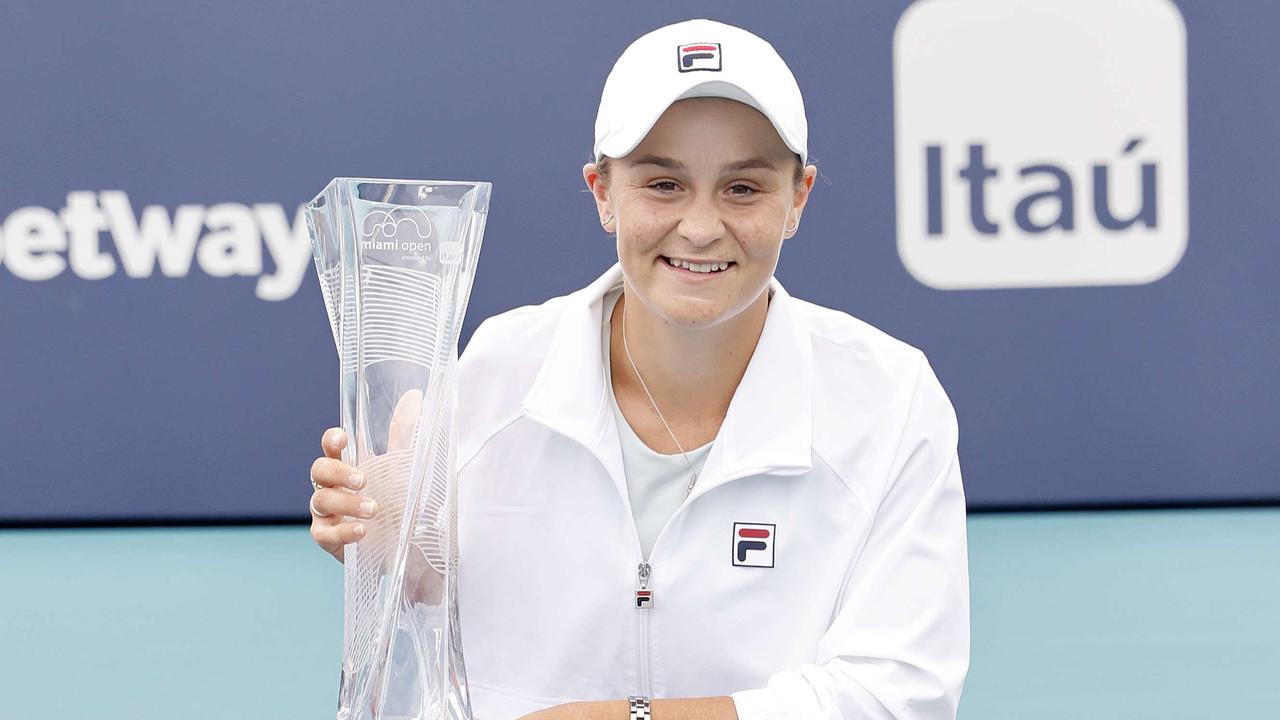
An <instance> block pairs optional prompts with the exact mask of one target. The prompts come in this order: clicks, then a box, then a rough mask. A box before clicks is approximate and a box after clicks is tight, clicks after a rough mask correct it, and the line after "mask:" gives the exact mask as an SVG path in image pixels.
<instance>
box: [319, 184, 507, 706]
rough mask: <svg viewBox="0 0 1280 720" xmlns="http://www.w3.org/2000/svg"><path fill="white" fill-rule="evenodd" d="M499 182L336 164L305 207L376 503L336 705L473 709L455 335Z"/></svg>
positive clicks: (350, 575)
mask: <svg viewBox="0 0 1280 720" xmlns="http://www.w3.org/2000/svg"><path fill="white" fill-rule="evenodd" d="M489 193H490V185H489V183H483V182H449V181H427V180H423V181H416V180H376V179H360V178H336V179H334V180H333V181H332V182H331V183H329V185H328V186H327V187H326V188H325V189H324V191H323V192H321V193H320V194H319V195H317V196H316V197H315V199H313V200H312V201H311V202H310V203H309V204H308V205H307V208H306V218H307V226H308V229H309V230H310V232H311V240H312V246H313V249H314V254H315V262H316V272H317V275H318V277H319V280H320V289H321V293H322V295H323V297H324V303H325V308H326V311H327V312H328V316H329V321H330V325H331V327H332V331H333V337H334V342H335V344H336V345H337V348H338V356H339V371H340V381H339V390H340V393H339V394H340V397H341V425H342V428H343V430H345V431H346V432H347V436H348V438H349V440H348V444H347V448H346V449H345V450H344V451H343V457H342V460H343V462H345V463H347V464H349V465H352V466H354V467H357V468H359V469H360V471H361V472H362V473H363V475H364V476H365V478H366V484H365V488H364V490H362V492H363V494H366V495H370V496H372V497H373V498H374V499H375V500H376V501H377V502H378V505H379V507H380V508H381V510H380V511H379V513H378V515H377V516H375V517H374V518H373V519H371V520H369V521H367V522H366V523H365V525H366V529H367V531H366V535H365V537H364V538H363V539H362V540H360V541H359V542H358V543H355V544H352V545H348V546H347V547H346V548H345V552H344V558H345V562H344V565H345V568H344V588H345V611H344V621H343V658H342V674H341V683H340V685H339V691H338V711H337V718H338V720H393V719H395V720H400V719H404V720H409V719H411V718H412V719H414V720H418V719H421V720H446V719H447V720H470V719H471V703H470V695H469V693H468V690H467V681H466V669H465V664H464V662H463V657H462V636H461V629H460V628H459V625H458V607H457V577H458V548H457V487H456V468H455V458H454V454H455V451H456V445H457V436H456V427H455V415H456V413H455V407H456V399H457V384H456V383H457V373H456V370H457V347H458V336H459V333H460V330H461V327H462V320H463V317H464V315H465V313H466V307H467V301H468V299H469V298H470V294H471V285H472V281H473V279H474V276H475V267H476V262H477V259H478V256H479V253H480V245H481V241H482V238H483V235H484V224H485V219H486V216H487V213H488V205H489Z"/></svg>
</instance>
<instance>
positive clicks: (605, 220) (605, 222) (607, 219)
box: [600, 213, 613, 225]
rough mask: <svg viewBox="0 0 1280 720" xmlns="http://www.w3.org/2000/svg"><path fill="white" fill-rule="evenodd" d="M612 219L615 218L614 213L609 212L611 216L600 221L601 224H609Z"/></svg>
mask: <svg viewBox="0 0 1280 720" xmlns="http://www.w3.org/2000/svg"><path fill="white" fill-rule="evenodd" d="M612 219H613V213H609V217H607V218H605V219H603V220H601V221H600V224H601V225H608V224H609V221H610V220H612Z"/></svg>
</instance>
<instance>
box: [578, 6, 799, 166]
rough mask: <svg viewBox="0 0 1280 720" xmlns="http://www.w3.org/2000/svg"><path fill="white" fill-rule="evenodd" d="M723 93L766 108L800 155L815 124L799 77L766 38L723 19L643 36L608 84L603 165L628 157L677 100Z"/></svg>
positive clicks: (600, 152)
mask: <svg viewBox="0 0 1280 720" xmlns="http://www.w3.org/2000/svg"><path fill="white" fill-rule="evenodd" d="M691 97H723V98H728V99H730V100H737V101H738V102H740V103H744V104H747V105H750V106H751V107H753V108H755V109H756V110H759V111H760V112H761V113H762V114H763V115H764V116H765V117H767V118H769V122H772V123H773V127H774V128H775V129H776V130H777V131H778V135H780V136H781V137H782V141H783V142H785V143H786V144H787V147H789V148H791V150H792V151H793V152H795V153H796V154H797V155H799V156H800V161H801V163H802V164H803V163H804V162H806V161H807V160H808V158H809V154H808V147H807V143H808V138H809V124H808V121H806V120H805V116H804V99H803V98H802V97H801V96H800V87H799V86H798V85H796V79H795V76H793V75H792V74H791V69H790V68H788V67H787V64H786V63H785V62H783V60H782V58H781V57H780V56H779V55H778V52H777V51H776V50H774V49H773V46H772V45H770V44H769V43H768V42H766V41H765V40H764V39H762V38H760V37H758V36H756V35H753V34H751V33H749V32H747V31H746V30H743V29H742V28H738V27H734V26H732V25H726V24H724V23H722V22H716V21H715V20H705V19H698V20H686V21H684V22H679V23H675V24H673V25H666V26H663V27H660V28H658V29H657V30H654V31H652V32H649V33H647V34H645V35H642V36H641V37H639V38H638V39H636V41H635V42H633V43H631V44H630V45H629V46H627V49H626V50H623V51H622V56H621V57H619V58H618V61H617V62H616V63H614V65H613V70H611V71H610V72H609V77H608V78H606V79H605V81H604V92H603V93H602V94H601V96H600V109H599V110H598V111H597V112H596V142H595V147H594V152H595V158H596V162H599V161H600V158H601V157H602V156H604V155H608V156H609V157H615V158H617V157H625V156H626V155H627V154H628V153H630V152H631V151H632V150H634V149H635V147H636V145H639V144H640V141H641V140H643V139H644V136H645V135H647V134H649V130H650V129H652V128H653V125H654V123H656V122H658V118H659V117H661V116H662V113H663V112H665V111H666V109H667V108H668V107H670V106H671V104H672V103H674V102H675V101H677V100H683V99H684V98H691Z"/></svg>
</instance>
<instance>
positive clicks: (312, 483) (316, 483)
mask: <svg viewBox="0 0 1280 720" xmlns="http://www.w3.org/2000/svg"><path fill="white" fill-rule="evenodd" d="M311 487H312V488H314V489H316V490H319V489H320V488H322V487H324V486H323V485H321V484H320V483H318V482H316V479H315V478H311Z"/></svg>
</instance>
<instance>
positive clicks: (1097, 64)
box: [893, 0, 1187, 289]
mask: <svg viewBox="0 0 1280 720" xmlns="http://www.w3.org/2000/svg"><path fill="white" fill-rule="evenodd" d="M893 63H894V154H895V165H896V183H897V187H896V195H897V235H898V255H899V257H901V259H902V263H903V265H905V266H906V268H907V270H908V271H909V272H910V273H911V275H912V276H914V277H915V278H916V279H917V280H919V281H920V282H922V283H924V284H925V285H928V286H930V287H934V288H939V289H975V288H1016V287H1055V286H1070V285H1136V284H1142V283H1148V282H1152V281H1155V280H1158V279H1160V278H1162V277H1164V276H1165V275H1167V274H1168V273H1169V272H1170V271H1171V270H1173V268H1174V267H1175V266H1176V265H1177V264H1178V262H1179V260H1181V259H1182V255H1183V253H1184V252H1185V250H1186V246H1187V104H1186V86H1187V72H1186V27H1185V25H1184V23H1183V20H1182V15H1181V14H1180V13H1179V12H1178V9H1177V8H1176V7H1175V6H1174V5H1173V3H1172V2H1170V0H1035V1H1034V2H1031V1H1029V0H919V1H918V2H916V3H915V4H913V5H911V6H910V7H908V8H907V10H906V12H905V13H903V16H902V18H901V19H899V21H898V27H897V29H896V31H895V33H894V42H893Z"/></svg>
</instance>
